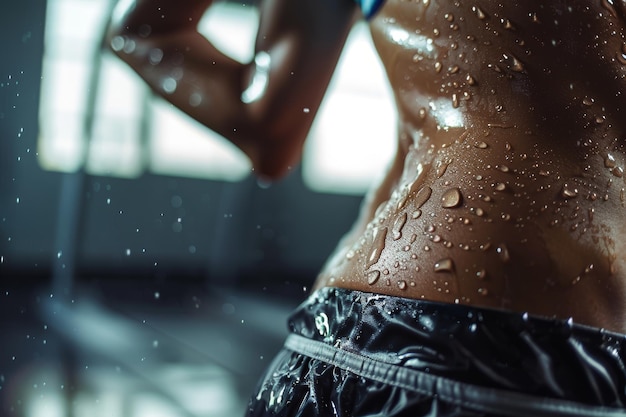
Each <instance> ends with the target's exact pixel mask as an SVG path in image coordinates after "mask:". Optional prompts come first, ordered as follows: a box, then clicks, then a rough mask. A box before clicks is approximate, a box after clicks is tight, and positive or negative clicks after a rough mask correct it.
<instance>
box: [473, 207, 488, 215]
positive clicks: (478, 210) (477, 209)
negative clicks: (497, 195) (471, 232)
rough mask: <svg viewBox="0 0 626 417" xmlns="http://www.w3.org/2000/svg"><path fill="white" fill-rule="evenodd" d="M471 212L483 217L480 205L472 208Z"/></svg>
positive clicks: (483, 213)
mask: <svg viewBox="0 0 626 417" xmlns="http://www.w3.org/2000/svg"><path fill="white" fill-rule="evenodd" d="M473 212H474V214H475V215H477V216H478V217H483V216H484V215H485V210H483V209H482V208H480V207H476V208H475V209H473Z"/></svg>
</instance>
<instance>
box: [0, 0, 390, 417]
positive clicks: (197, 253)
mask: <svg viewBox="0 0 626 417" xmlns="http://www.w3.org/2000/svg"><path fill="white" fill-rule="evenodd" d="M114 3H115V2H114V1H111V0H48V1H46V0H21V1H15V2H10V1H4V2H2V3H1V4H0V44H1V45H2V48H1V49H0V50H1V51H2V52H3V57H2V59H0V139H1V140H0V314H1V316H0V332H1V335H2V336H1V337H2V339H1V340H2V342H1V343H0V415H3V416H20V417H22V416H23V417H34V416H36V417H66V416H68V417H70V416H76V417H83V416H90V417H94V416H109V417H110V416H113V417H117V416H120V417H143V416H151V417H161V416H163V417H178V416H183V417H185V416H190V417H192V416H193V417H196V416H236V415H242V413H243V411H244V410H245V406H246V402H247V398H248V395H249V394H250V393H251V392H252V390H253V389H254V386H255V384H256V381H257V379H258V378H259V376H260V374H261V372H262V371H263V369H264V368H265V367H266V366H267V365H268V364H269V361H271V358H272V356H273V355H274V353H275V352H276V351H277V350H278V349H279V348H280V346H281V345H282V341H283V338H284V337H285V335H286V325H285V320H286V318H287V316H288V314H289V312H290V311H291V310H292V309H293V308H294V307H295V306H296V305H297V304H298V303H300V302H301V301H302V300H303V299H304V298H305V297H306V296H307V294H308V292H309V288H310V286H311V285H312V283H313V280H314V278H315V276H316V274H317V271H318V270H319V268H320V267H321V265H322V264H323V262H324V261H325V259H326V257H327V256H328V255H329V254H330V252H331V251H332V250H333V248H334V247H335V245H336V243H337V241H338V239H339V238H340V237H341V236H342V235H343V233H345V232H346V231H347V230H348V228H349V227H350V225H351V223H352V221H353V220H354V218H355V216H356V213H357V211H358V207H359V204H360V201H361V199H362V196H363V194H364V193H365V191H366V190H367V188H368V187H369V185H370V184H371V183H372V182H373V181H376V179H377V177H378V176H379V175H380V173H381V172H382V171H383V170H384V169H385V167H386V166H387V164H388V161H389V160H390V158H391V155H392V153H393V151H394V146H395V145H394V140H393V137H394V124H395V114H394V113H393V110H392V109H393V106H392V105H391V98H390V93H389V90H388V87H387V85H386V84H385V82H384V76H383V70H382V68H381V66H380V63H379V62H378V59H377V57H376V55H375V53H374V50H373V47H372V43H371V40H370V38H369V32H368V29H367V26H366V25H365V23H360V24H358V25H357V26H356V27H355V28H354V30H353V32H352V34H351V36H350V38H349V41H348V45H347V47H346V50H345V51H344V54H343V56H342V59H341V61H340V63H339V66H338V68H337V72H336V75H335V77H334V79H333V81H332V84H331V87H330V89H329V91H328V94H327V96H326V98H325V101H324V103H323V106H322V108H321V109H320V113H319V115H318V118H317V119H316V122H315V125H314V126H313V129H312V131H311V134H310V137H309V139H308V140H307V145H306V149H305V153H304V157H303V161H302V164H301V165H300V166H298V167H294V169H293V172H291V174H290V175H289V176H288V177H287V178H285V179H284V180H281V181H280V182H276V183H273V184H263V183H259V182H258V181H257V180H256V179H255V177H254V176H252V175H251V173H250V166H249V164H248V162H247V161H246V159H245V157H243V156H242V155H241V154H240V153H239V152H238V151H237V150H236V149H234V148H233V147H232V146H231V145H230V144H228V143H227V142H226V141H225V140H224V139H223V138H221V137H219V136H217V135H215V134H213V133H212V132H210V131H208V130H207V129H205V128H203V127H201V126H199V125H198V124H197V123H195V122H194V121H192V120H191V119H189V118H188V117H186V116H185V115H183V114H182V113H180V112H178V111H177V110H176V109H174V108H172V107H171V106H170V105H169V104H167V103H165V102H164V101H162V100H160V99H158V98H156V97H155V96H153V95H152V94H151V93H150V91H148V90H147V89H146V88H145V86H144V85H143V84H142V83H141V82H140V80H139V79H138V78H137V77H136V76H135V75H134V74H133V73H131V72H130V71H129V70H128V69H127V68H126V67H125V66H124V65H123V64H122V63H121V62H119V61H117V60H116V59H115V58H114V57H113V56H112V54H110V53H109V52H107V51H106V50H105V49H104V48H103V47H102V36H103V32H104V28H105V26H106V22H107V20H108V18H109V15H110V13H111V10H112V8H113V6H114ZM257 23H258V15H257V11H256V7H255V3H254V2H247V3H243V2H242V1H234V2H232V1H218V2H217V4H216V5H215V6H214V7H212V8H211V9H209V11H208V12H207V14H206V16H205V18H204V19H203V21H202V23H201V29H202V31H203V33H205V34H206V36H207V37H209V38H211V39H212V40H213V41H214V42H215V43H216V44H217V45H218V46H219V47H221V48H223V49H224V50H225V51H226V52H228V53H229V54H231V55H232V56H233V57H235V58H237V59H239V60H241V61H246V60H249V59H250V58H251V56H252V41H253V36H254V32H255V29H256V25H257Z"/></svg>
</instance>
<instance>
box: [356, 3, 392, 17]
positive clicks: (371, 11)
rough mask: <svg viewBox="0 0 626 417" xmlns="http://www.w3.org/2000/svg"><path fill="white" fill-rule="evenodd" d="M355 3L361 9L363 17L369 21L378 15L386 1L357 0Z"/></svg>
mask: <svg viewBox="0 0 626 417" xmlns="http://www.w3.org/2000/svg"><path fill="white" fill-rule="evenodd" d="M355 2H356V4H358V5H359V7H360V8H361V11H362V12H363V16H365V18H366V19H368V20H369V19H370V18H372V17H373V16H374V15H375V14H376V12H377V11H378V9H380V6H382V5H383V3H384V2H385V0H355Z"/></svg>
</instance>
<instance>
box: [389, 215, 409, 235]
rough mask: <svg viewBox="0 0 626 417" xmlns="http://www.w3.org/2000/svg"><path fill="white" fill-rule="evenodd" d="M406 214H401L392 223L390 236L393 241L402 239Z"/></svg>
mask: <svg viewBox="0 0 626 417" xmlns="http://www.w3.org/2000/svg"><path fill="white" fill-rule="evenodd" d="M406 219H407V214H406V213H402V215H401V216H399V217H398V218H397V219H396V221H395V222H394V223H393V229H392V236H393V240H398V239H400V238H401V237H402V228H403V227H404V225H405V224H406Z"/></svg>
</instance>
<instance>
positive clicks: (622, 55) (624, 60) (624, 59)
mask: <svg viewBox="0 0 626 417" xmlns="http://www.w3.org/2000/svg"><path fill="white" fill-rule="evenodd" d="M617 61H618V62H619V63H620V64H622V65H626V43H623V44H622V50H621V51H619V52H618V53H617Z"/></svg>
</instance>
